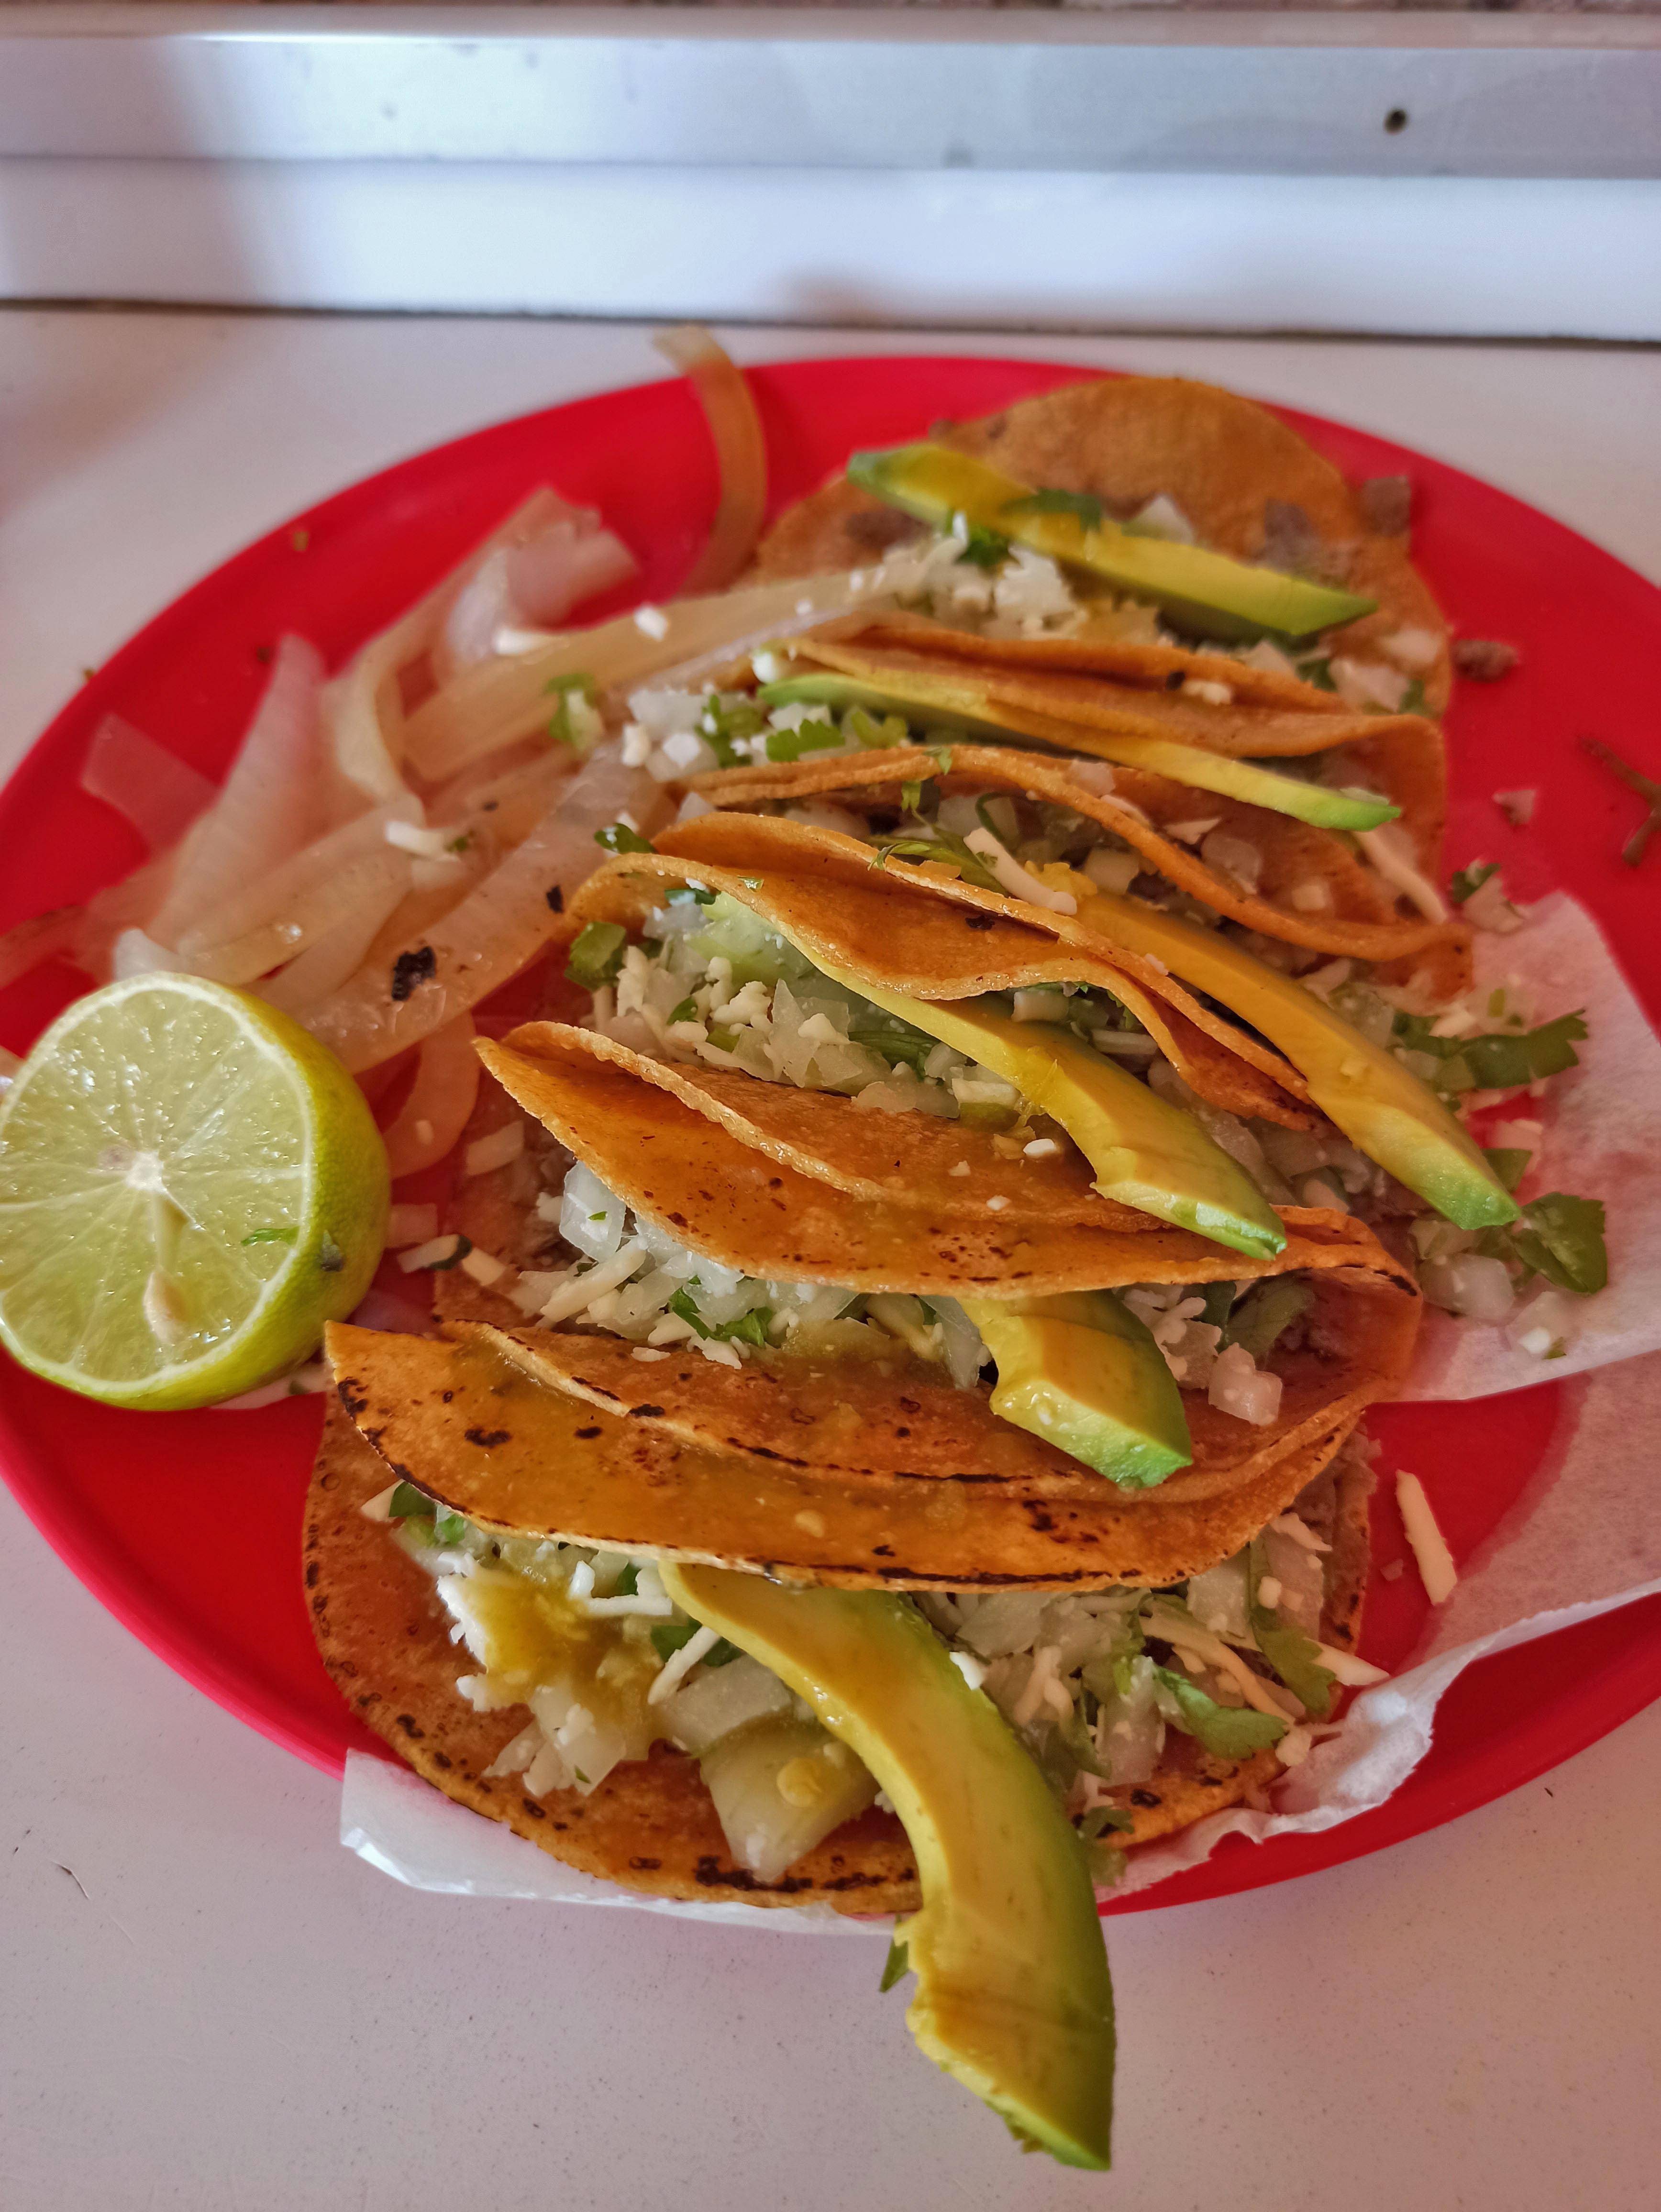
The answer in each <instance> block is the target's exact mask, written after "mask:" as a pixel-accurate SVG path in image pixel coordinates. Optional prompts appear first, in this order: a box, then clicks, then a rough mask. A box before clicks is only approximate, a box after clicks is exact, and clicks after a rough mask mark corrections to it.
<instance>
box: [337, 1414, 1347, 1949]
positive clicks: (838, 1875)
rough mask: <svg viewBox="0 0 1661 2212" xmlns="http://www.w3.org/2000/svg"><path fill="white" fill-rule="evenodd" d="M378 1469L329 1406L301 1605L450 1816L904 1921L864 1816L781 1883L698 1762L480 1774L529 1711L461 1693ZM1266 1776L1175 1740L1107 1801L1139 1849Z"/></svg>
mask: <svg viewBox="0 0 1661 2212" xmlns="http://www.w3.org/2000/svg"><path fill="white" fill-rule="evenodd" d="M386 1480H387V1469H386V1463H385V1462H384V1461H383V1460H382V1458H381V1457H380V1455H379V1454H378V1453H377V1452H375V1451H374V1449H372V1448H371V1447H370V1446H369V1445H368V1443H365V1442H364V1440H363V1438H362V1437H361V1436H360V1435H359V1434H358V1432H357V1430H356V1428H355V1427H354V1425H353V1424H352V1422H351V1420H350V1419H349V1418H348V1416H347V1414H346V1413H345V1412H344V1408H343V1407H341V1406H340V1405H339V1404H338V1403H336V1404H334V1405H332V1407H331V1408H330V1412H329V1416H328V1419H327V1422H326V1426H325V1431H324V1436H323V1441H322V1445H321V1448H320V1449H319V1455H318V1459H317V1463H316V1466H315V1468H314V1470H313V1476H312V1481H311V1486H310V1489H309V1491H308V1492H307V1503H306V1514H305V1538H304V1560H305V1568H304V1572H305V1585H306V1595H307V1607H308V1611H309V1614H310V1618H311V1621H312V1626H313V1633H314V1635H315V1637H316V1640H317V1644H318V1647H319V1651H320V1652H321V1655H322V1657H323V1661H324V1663H325V1665H326V1668H328V1671H329V1673H330V1674H331V1676H332V1678H333V1680H334V1681H335V1683H336V1684H337V1686H338V1688H339V1690H340V1692H341V1693H342V1695H343V1696H344V1698H345V1699H346V1701H347V1703H348V1704H349V1705H350V1707H351V1708H352V1710H353V1711H354V1712H355V1713H356V1715H357V1717H359V1718H360V1719H361V1720H362V1721H363V1722H364V1723H365V1724H366V1725H367V1726H368V1727H369V1728H371V1729H374V1731H375V1733H376V1734H377V1735H380V1737H381V1738H382V1739H383V1740H384V1741H386V1743H387V1744H388V1745H389V1746H390V1747H392V1750H393V1751H394V1752H395V1753H397V1754H398V1756H399V1758H400V1759H403V1760H404V1761H405V1763H406V1764H407V1765H410V1766H411V1767H412V1768H413V1769H414V1770H415V1771H416V1772H417V1773H418V1774H420V1775H421V1776H422V1777H423V1778H424V1779H425V1780H427V1781H429V1782H430V1783H432V1784H434V1786H435V1788H437V1789H438V1790H441V1791H442V1792H443V1794H444V1795H445V1796H447V1797H449V1798H452V1799H453V1800H454V1801H455V1802H457V1803H458V1804H461V1805H465V1806H466V1807H467V1808H469V1809H470V1810H472V1811H473V1812H476V1813H479V1814H483V1815H484V1816H485V1817H486V1818H488V1819H491V1820H500V1821H501V1822H502V1824H503V1825H504V1826H507V1827H508V1828H510V1829H512V1830H513V1831H514V1832H515V1833H517V1834H519V1835H521V1836H523V1837H525V1838H527V1839H528V1840H529V1841H531V1842H532V1843H534V1844H538V1846H539V1847H540V1848H541V1849H542V1850H545V1851H547V1852H548V1853H549V1854H550V1855H551V1857H555V1858H557V1859H560V1860H562V1861H563V1862H564V1863H566V1864H568V1865H570V1866H574V1867H576V1868H578V1869H581V1871H582V1872H583V1873H585V1874H589V1875H595V1876H597V1877H599V1879H601V1880H604V1881H613V1882H616V1883H618V1884H619V1885H621V1886H622V1887H624V1888H625V1889H633V1890H636V1891H642V1892H645V1893H650V1894H654V1895H659V1896H666V1897H676V1898H683V1899H727V1900H733V1901H741V1902H744V1903H746V1904H750V1905H757V1906H761V1907H773V1906H784V1905H806V1904H812V1903H819V1904H826V1905H831V1906H832V1907H833V1908H834V1909H835V1910H836V1911H839V1912H844V1913H851V1914H878V1913H893V1912H909V1911H915V1910H916V1907H917V1905H918V1904H919V1902H920V1899H919V1895H918V1891H917V1886H916V1869H915V1864H914V1862H913V1859H912V1855H911V1852H910V1847H909V1845H908V1844H907V1842H906V1839H905V1835H904V1830H903V1829H902V1828H901V1826H900V1824H899V1822H898V1821H897V1820H896V1819H894V1817H893V1816H892V1815H891V1814H885V1813H883V1812H880V1811H878V1810H876V1809H874V1808H873V1809H872V1810H871V1811H868V1812H867V1813H864V1814H861V1815H860V1816H859V1817H858V1818H857V1819H856V1820H852V1821H849V1822H848V1823H846V1824H845V1825H844V1826H842V1827H840V1828H838V1829H837V1830H836V1831H835V1832H833V1833H832V1834H831V1836H829V1837H828V1838H826V1839H825V1840H824V1842H823V1843H822V1844H818V1846H816V1847H815V1848H814V1849H813V1850H811V1851H810V1852H808V1853H807V1854H806V1856H805V1857H802V1858H800V1859H799V1860H798V1861H797V1862H796V1863H795V1864H794V1865H793V1866H792V1867H791V1868H789V1869H788V1871H787V1872H786V1874H785V1875H782V1877H781V1878H780V1879H779V1880H778V1881H776V1882H773V1883H770V1884H767V1883H761V1882H758V1881H757V1879H756V1878H755V1876H754V1875H751V1874H750V1873H749V1872H748V1871H747V1870H746V1869H745V1868H743V1867H741V1866H739V1865H737V1864H735V1863H734V1862H733V1857H732V1856H731V1853H730V1852H729V1850H728V1849H727V1842H726V1838H725V1837H724V1836H723V1834H722V1832H721V1826H720V1823H719V1821H718V1820H717V1819H716V1817H715V1808H714V1806H713V1804H712V1802H711V1801H710V1798H709V1792H708V1790H706V1789H705V1787H704V1784H703V1781H702V1779H701V1778H700V1775H699V1772H698V1767H697V1761H696V1760H695V1759H691V1758H688V1757H686V1756H684V1754H682V1753H678V1752H675V1751H672V1750H670V1749H669V1748H667V1747H666V1746H663V1745H658V1746H656V1747H654V1750H653V1753H652V1755H651V1756H650V1757H649V1758H648V1759H642V1760H636V1761H634V1762H631V1763H629V1764H625V1765H620V1766H618V1767H616V1768H615V1769H614V1770H613V1771H612V1772H611V1774H610V1775H608V1776H607V1777H606V1778H605V1780H604V1781H603V1782H601V1783H600V1784H599V1786H598V1787H597V1788H596V1789H594V1790H593V1791H591V1792H589V1793H588V1794H587V1795H584V1794H582V1793H581V1792H579V1791H578V1790H551V1791H549V1792H547V1793H545V1795H543V1796H531V1795H530V1794H529V1793H528V1792H527V1791H526V1788H525V1786H524V1782H523V1778H522V1777H520V1776H516V1775H496V1776H492V1775H490V1774H488V1773H487V1772H486V1770H487V1769H488V1768H489V1767H490V1766H491V1765H493V1764H494V1762H495V1761H496V1758H497V1756H498V1754H499V1753H501V1752H502V1749H503V1748H504V1747H505V1746H506V1745H507V1744H508V1741H510V1739H511V1738H512V1737H513V1736H514V1735H515V1734H516V1733H517V1732H518V1730H519V1729H520V1726H521V1724H522V1722H523V1718H524V1716H523V1713H522V1711H518V1710H514V1711H502V1712H494V1713H482V1712H476V1711H474V1710H473V1709H472V1705H470V1704H469V1703H468V1702H467V1701H465V1699H463V1698H462V1696H461V1695H460V1694H459V1692H458V1690H457V1688H456V1682H457V1680H458V1677H459V1675H460V1674H463V1673H464V1672H466V1671H469V1669H470V1666H471V1662H469V1661H468V1659H467V1657H466V1656H465V1654H464V1653H462V1652H460V1651H459V1650H458V1649H457V1647H456V1645H455V1644H453V1642H452V1640H451V1636H450V1628H451V1622H450V1620H449V1617H448V1615H447V1613H445V1612H444V1610H443V1608H442V1607H441V1605H440V1604H439V1602H438V1601H437V1599H436V1597H435V1594H434V1585H433V1583H432V1579H431V1577H429V1576H428V1575H427V1574H425V1573H423V1571H422V1570H421V1569H420V1568H419V1567H418V1566H417V1565H415V1563H414V1562H413V1561H412V1560H411V1559H410V1558H408V1557H407V1556H406V1555H405V1553H404V1552H402V1551H401V1550H400V1549H399V1547H397V1546H396V1545H395V1544H394V1543H393V1542H392V1540H391V1538H390V1537H389V1534H388V1533H387V1529H386V1524H385V1522H381V1521H378V1520H372V1519H368V1518H366V1516H365V1515H364V1512H363V1510H362V1509H363V1507H364V1506H365V1505H366V1504H368V1502H369V1501H370V1500H371V1499H372V1498H374V1497H375V1496H377V1494H378V1493H379V1492H381V1491H383V1490H384V1489H385V1487H386ZM1370 1487H1371V1481H1370V1478H1369V1477H1367V1476H1366V1474H1365V1473H1364V1471H1363V1469H1362V1468H1361V1467H1360V1464H1359V1463H1358V1462H1354V1461H1352V1460H1347V1461H1346V1462H1344V1463H1343V1464H1342V1467H1341V1468H1339V1469H1336V1470H1334V1471H1333V1472H1331V1473H1329V1474H1326V1475H1324V1476H1323V1477H1320V1478H1318V1479H1317V1480H1316V1482H1315V1483H1314V1484H1313V1485H1312V1486H1311V1488H1310V1489H1309V1490H1307V1491H1306V1492H1305V1493H1304V1495H1303V1497H1302V1498H1300V1500H1299V1510H1300V1511H1301V1512H1302V1513H1303V1515H1304V1516H1305V1518H1306V1519H1308V1520H1310V1521H1311V1522H1312V1523H1313V1524H1314V1525H1315V1526H1317V1528H1319V1529H1320V1530H1321V1532H1322V1534H1323V1536H1324V1538H1325V1540H1326V1541H1328V1542H1329V1545H1330V1546H1331V1553H1330V1560H1329V1569H1328V1590H1327V1601H1326V1611H1325V1614H1324V1616H1323V1624H1322V1635H1323V1640H1324V1641H1325V1642H1326V1643H1328V1644H1331V1645H1333V1646H1335V1647H1336V1648H1338V1649H1341V1650H1354V1646H1355V1643H1356V1639H1357V1638H1358V1636H1359V1633H1360V1616H1361V1603H1362V1594H1363V1590H1364V1589H1365V1585H1366V1570H1367V1496H1368V1492H1369V1490H1370ZM1276 1771H1278V1767H1277V1762H1276V1760H1275V1754H1274V1753H1273V1751H1264V1752H1259V1753H1256V1754H1254V1755H1253V1756H1251V1757H1250V1758H1248V1759H1242V1760H1233V1761H1231V1760H1226V1759H1218V1758H1215V1757H1214V1756H1213V1755H1212V1754H1210V1753H1207V1752H1205V1751H1203V1750H1202V1749H1201V1747H1199V1746H1198V1745H1197V1744H1196V1743H1195V1742H1194V1741H1193V1740H1192V1739H1191V1738H1189V1737H1188V1736H1185V1735H1179V1734H1177V1732H1176V1731H1174V1730H1173V1731H1171V1733H1170V1735H1168V1737H1167V1741H1166V1747H1165V1753H1164V1754H1163V1758H1162V1761H1161V1765H1160V1766H1159V1770H1158V1771H1156V1772H1155V1773H1154V1774H1153V1776H1152V1777H1151V1778H1149V1779H1148V1780H1147V1781H1146V1782H1143V1783H1140V1784H1135V1785H1134V1786H1129V1787H1124V1788H1121V1789H1118V1790H1112V1791H1110V1793H1109V1796H1110V1800H1111V1802H1114V1803H1115V1804H1116V1806H1117V1807H1118V1808H1119V1809H1120V1811H1121V1813H1122V1814H1123V1816H1124V1817H1126V1818H1128V1819H1129V1821H1130V1823H1131V1826H1130V1828H1129V1832H1128V1833H1127V1834H1126V1835H1125V1836H1124V1838H1123V1841H1124V1842H1125V1843H1127V1844H1129V1845H1130V1846H1131V1847H1132V1848H1133V1849H1134V1848H1135V1845H1137V1844H1142V1843H1146V1842H1150V1841H1152V1840H1153V1838H1155V1837H1158V1836H1161V1835H1165V1834H1169V1833H1171V1832H1173V1831H1175V1830H1177V1829H1179V1828H1182V1827H1185V1826H1188V1825H1189V1823H1190V1822H1192V1821H1194V1820H1199V1819H1202V1818H1203V1817H1204V1816H1205V1815H1206V1814H1208V1813H1213V1812H1216V1811H1220V1810H1221V1809H1222V1808H1224V1807H1226V1806H1228V1805H1231V1804H1233V1803H1235V1802H1238V1800H1239V1799H1240V1798H1241V1797H1242V1796H1244V1795H1245V1794H1246V1793H1247V1792H1248V1791H1249V1790H1253V1789H1254V1788H1258V1787H1262V1786H1263V1785H1264V1784H1267V1783H1268V1782H1269V1781H1270V1780H1271V1779H1272V1778H1273V1777H1274V1775H1275V1772H1276Z"/></svg>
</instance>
